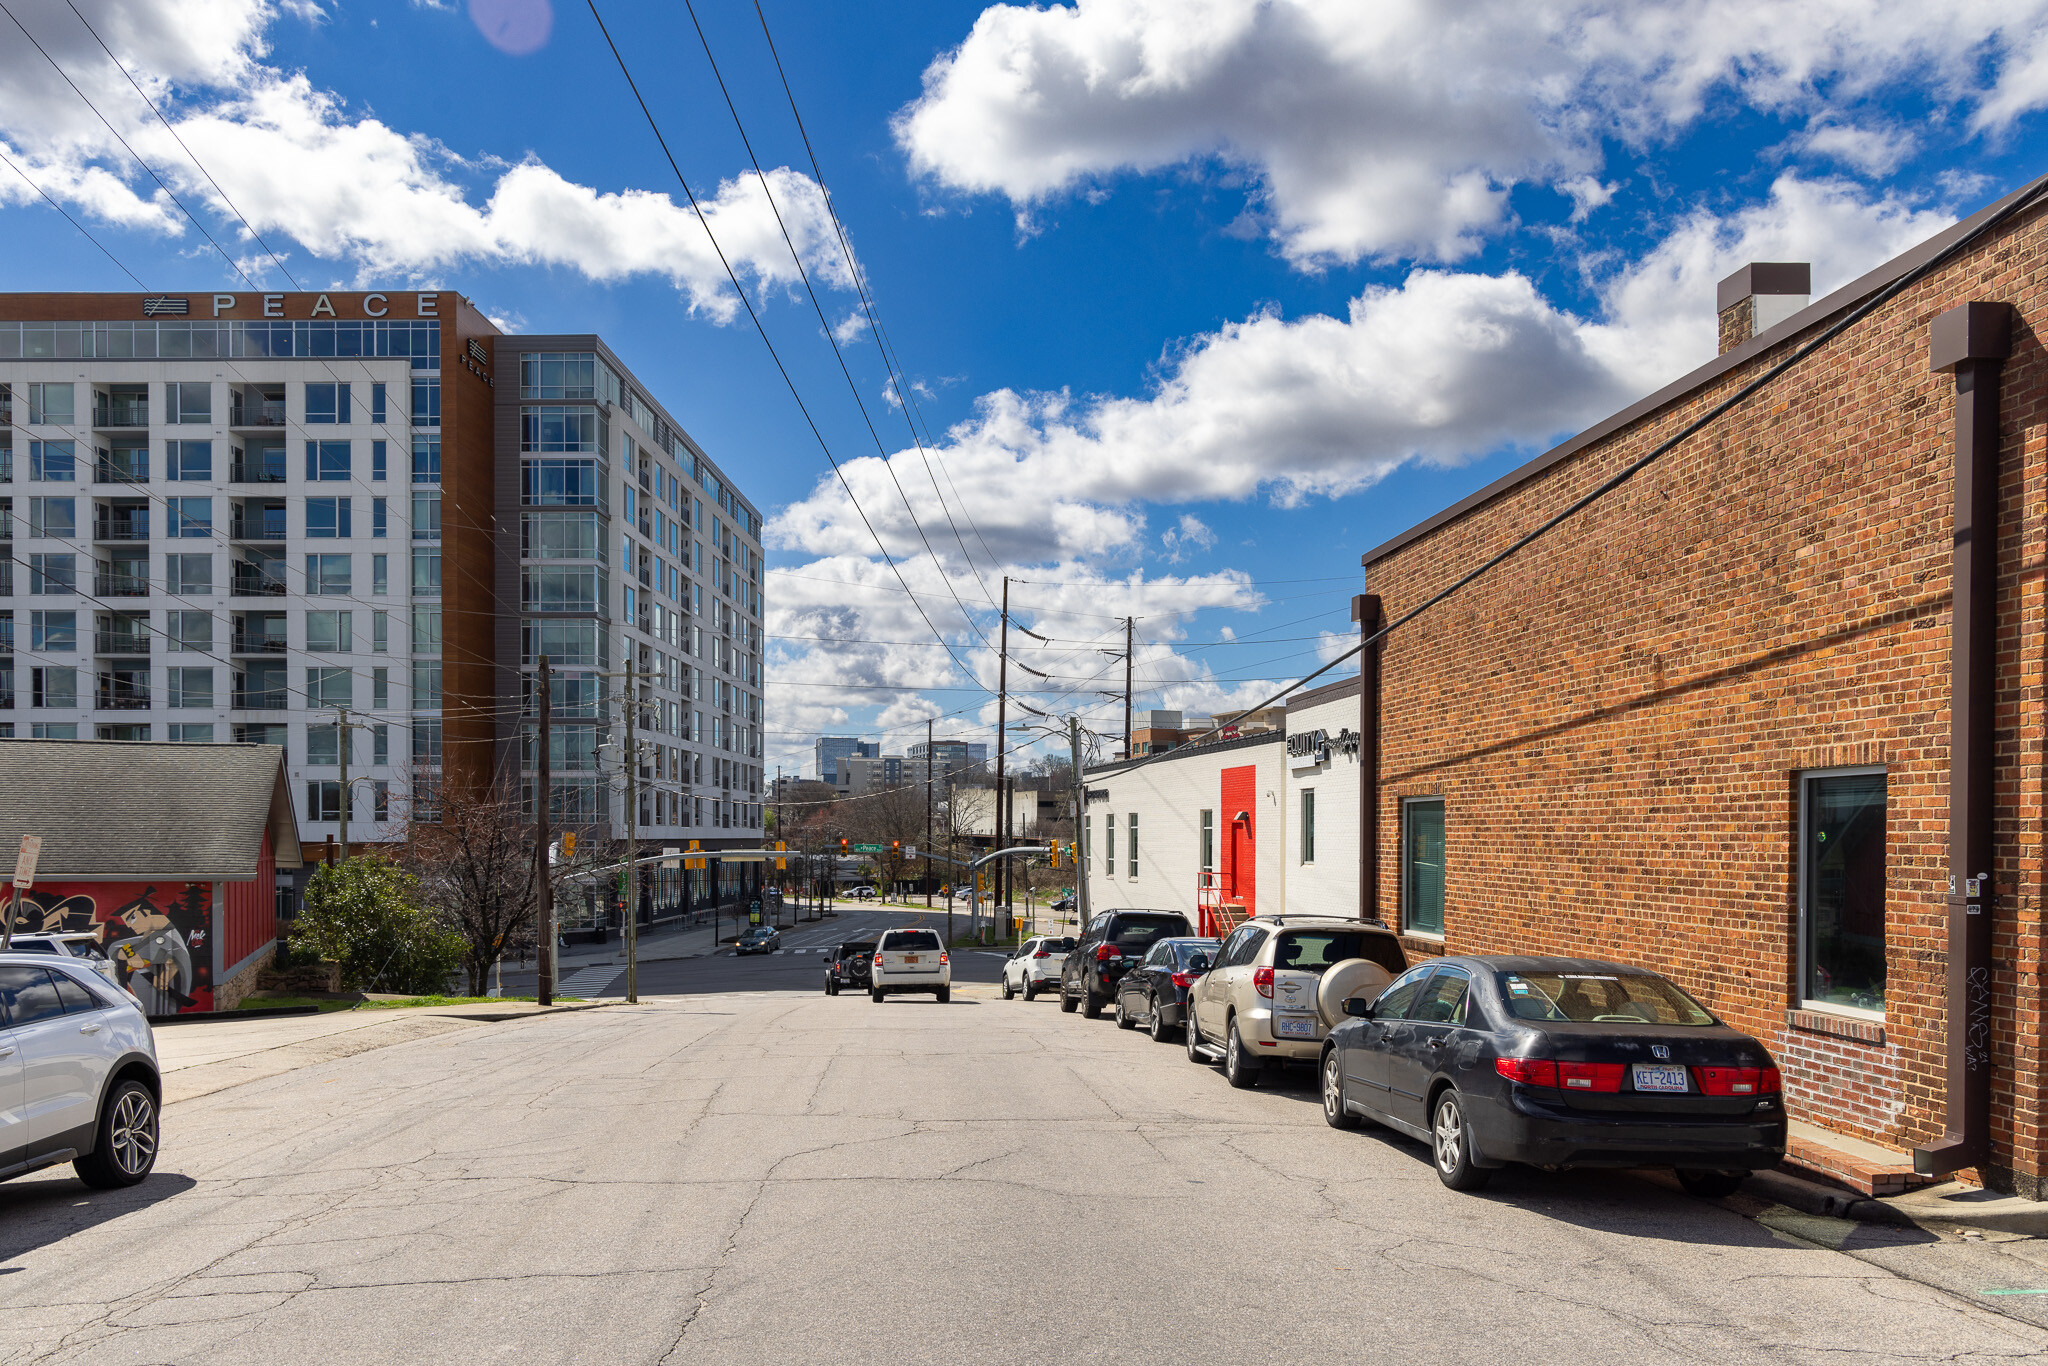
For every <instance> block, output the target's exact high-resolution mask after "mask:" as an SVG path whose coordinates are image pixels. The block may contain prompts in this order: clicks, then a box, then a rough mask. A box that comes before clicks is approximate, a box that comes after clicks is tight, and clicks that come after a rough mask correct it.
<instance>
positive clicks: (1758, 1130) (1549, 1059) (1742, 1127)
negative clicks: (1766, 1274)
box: [1322, 957, 1785, 1196]
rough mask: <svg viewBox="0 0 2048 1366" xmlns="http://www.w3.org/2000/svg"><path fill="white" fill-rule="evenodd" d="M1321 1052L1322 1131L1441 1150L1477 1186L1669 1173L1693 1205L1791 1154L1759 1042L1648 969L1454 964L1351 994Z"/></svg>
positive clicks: (1771, 1070) (1513, 961)
mask: <svg viewBox="0 0 2048 1366" xmlns="http://www.w3.org/2000/svg"><path fill="white" fill-rule="evenodd" d="M1344 1011H1345V1013H1346V1014H1347V1015H1348V1016H1352V1017H1355V1018H1350V1019H1346V1020H1345V1022H1344V1023H1343V1024H1342V1025H1340V1026H1339V1027H1338V1028H1336V1029H1335V1030H1332V1031H1331V1033H1330V1038H1329V1041H1328V1043H1327V1045H1326V1046H1325V1048H1324V1051H1323V1057H1322V1069H1323V1118H1324V1119H1325V1120H1327V1121H1328V1122H1329V1123H1330V1124H1331V1125H1332V1126H1333V1127H1335V1128H1339V1129H1348V1128H1353V1127H1355V1126H1356V1125H1357V1124H1358V1121H1359V1117H1360V1116H1366V1117H1369V1118H1371V1119H1374V1120H1377V1121H1378V1122H1379V1123H1381V1124H1384V1125H1386V1126H1387V1127H1389V1128H1391V1129H1395V1130H1398V1131H1399V1132H1401V1133H1404V1134H1407V1135H1409V1136H1410V1137H1411V1138H1418V1139H1421V1140H1422V1141H1423V1142H1425V1143H1428V1144H1429V1145H1430V1152H1431V1156H1432V1157H1433V1158H1434V1159H1435V1165H1436V1174H1437V1176H1438V1177H1439V1178H1440V1179H1441V1180H1442V1181H1443V1183H1444V1184H1445V1185H1446V1186H1449V1187H1450V1188H1451V1189H1453V1190H1475V1189H1477V1188H1478V1187H1480V1186H1483V1185H1485V1184H1486V1182H1487V1180H1488V1178H1490V1177H1491V1176H1492V1174H1493V1172H1494V1170H1495V1169H1496V1168H1498V1167H1501V1166H1503V1165H1504V1164H1506V1163H1509V1162H1526V1163H1530V1164H1532V1165H1535V1166H1539V1167H1542V1168H1544V1169H1546V1170H1554V1169H1561V1168H1565V1167H1645V1166H1668V1167H1675V1168H1676V1169H1677V1170H1678V1179H1679V1181H1680V1182H1681V1183H1683V1185H1684V1186H1685V1188H1686V1189H1687V1190H1688V1191H1691V1192H1692V1193H1693V1194H1695V1195H1703V1196H1719V1195H1727V1194H1729V1193H1731V1192H1733V1191H1734V1189H1735V1188H1736V1186H1737V1185H1738V1184H1739V1183H1740V1182H1741V1180H1742V1178H1743V1177H1744V1176H1746V1175H1747V1174H1748V1173H1750V1172H1752V1171H1758V1170H1762V1169H1764V1168H1768V1167H1774V1166H1776V1165H1777V1164H1778V1163H1779V1161H1780V1160H1782V1159H1783V1158H1784V1156H1785V1102H1784V1096H1783V1094H1782V1092H1783V1086H1782V1084H1781V1082H1780V1079H1779V1075H1778V1068H1777V1065H1776V1063H1775V1062H1774V1061H1773V1060H1772V1058H1771V1055H1770V1052H1769V1050H1768V1049H1766V1048H1765V1047H1764V1046H1763V1044H1762V1043H1761V1042H1759V1041H1758V1040H1756V1039H1754V1038H1752V1037H1751V1036H1749V1035H1747V1034H1744V1033H1742V1032H1741V1031H1740V1030H1737V1029H1733V1028H1730V1027H1729V1026H1727V1025H1725V1024H1722V1023H1721V1022H1720V1021H1719V1020H1717V1019H1715V1018H1714V1016H1713V1014H1712V1012H1710V1011H1708V1010H1707V1009H1706V1007H1704V1006H1702V1005H1700V1004H1699V1002H1697V1001H1695V1000H1693V998H1692V997H1690V996H1688V995H1687V994H1686V993H1685V992H1684V991H1683V990H1682V989H1680V988H1679V987H1678V986H1677V985H1676V984H1674V983H1672V982H1670V981H1668V980H1667V979H1665V978H1663V977H1660V976H1658V975H1657V974H1656V973H1654V972H1649V971H1646V970H1644V969H1642V968H1635V967H1626V966H1623V965H1621V964H1618V963H1603V962H1597V961H1594V960H1591V959H1584V958H1496V957H1459V958H1443V959H1438V960H1436V961H1434V962H1431V963H1426V964H1424V965H1422V966H1420V967H1417V968H1415V969H1414V970H1413V971H1411V972H1408V973H1406V974H1404V975H1403V976H1401V977H1399V978H1397V979H1396V980H1395V981H1394V982H1393V983H1392V984H1390V985H1389V986H1388V987H1387V988H1386V990H1385V991H1383V992H1381V993H1380V994H1379V996H1378V997H1377V998H1376V999H1375V1000H1372V1001H1367V1000H1365V999H1363V998H1353V999H1351V1000H1349V1001H1347V1002H1345V1004H1344Z"/></svg>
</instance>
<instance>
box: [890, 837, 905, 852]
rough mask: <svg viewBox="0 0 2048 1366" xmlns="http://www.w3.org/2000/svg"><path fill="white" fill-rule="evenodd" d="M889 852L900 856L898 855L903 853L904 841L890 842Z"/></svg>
mask: <svg viewBox="0 0 2048 1366" xmlns="http://www.w3.org/2000/svg"><path fill="white" fill-rule="evenodd" d="M889 852H890V853H892V854H898V853H901V852H903V841H902V840H890V841H889Z"/></svg>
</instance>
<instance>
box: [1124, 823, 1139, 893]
mask: <svg viewBox="0 0 2048 1366" xmlns="http://www.w3.org/2000/svg"><path fill="white" fill-rule="evenodd" d="M1129 825H1130V828H1129V829H1128V830H1126V831H1125V832H1124V843H1125V844H1126V845H1127V846H1129V848H1130V856H1129V858H1128V859H1127V860H1126V862H1128V863H1129V865H1130V870H1131V876H1132V877H1136V876H1137V875H1138V813H1137V812H1135V811H1133V812H1132V813H1131V815H1130V822H1129Z"/></svg>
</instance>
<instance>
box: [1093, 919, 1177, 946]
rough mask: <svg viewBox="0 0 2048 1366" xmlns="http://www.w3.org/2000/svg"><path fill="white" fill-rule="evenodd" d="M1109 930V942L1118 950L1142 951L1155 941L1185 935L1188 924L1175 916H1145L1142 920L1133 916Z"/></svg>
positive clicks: (1121, 920) (1120, 921)
mask: <svg viewBox="0 0 2048 1366" xmlns="http://www.w3.org/2000/svg"><path fill="white" fill-rule="evenodd" d="M1110 929H1111V931H1112V933H1111V934H1110V936H1109V942H1110V943H1112V944H1114V945H1116V946H1117V947H1118V948H1120V949H1143V948H1149V947H1151V944H1152V941H1153V940H1155V939H1163V938H1167V937H1169V936H1172V935H1176V934H1186V933H1187V932H1188V922H1187V921H1185V920H1182V919H1181V918H1180V917H1179V916H1177V915H1176V916H1164V915H1157V916H1147V917H1145V918H1144V919H1142V920H1140V919H1138V918H1137V917H1135V916H1134V917H1132V918H1131V919H1129V920H1123V919H1119V920H1118V921H1117V922H1116V923H1115V924H1114V925H1112V926H1110Z"/></svg>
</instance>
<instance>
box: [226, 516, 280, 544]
mask: <svg viewBox="0 0 2048 1366" xmlns="http://www.w3.org/2000/svg"><path fill="white" fill-rule="evenodd" d="M228 539H229V540H232V541H282V540H284V539H285V510H284V509H283V508H264V509H262V510H261V512H260V513H259V514H258V515H256V516H252V517H244V516H243V515H242V513H241V511H240V510H239V509H237V510H236V512H235V515H234V516H233V517H231V518H229V519H228Z"/></svg>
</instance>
